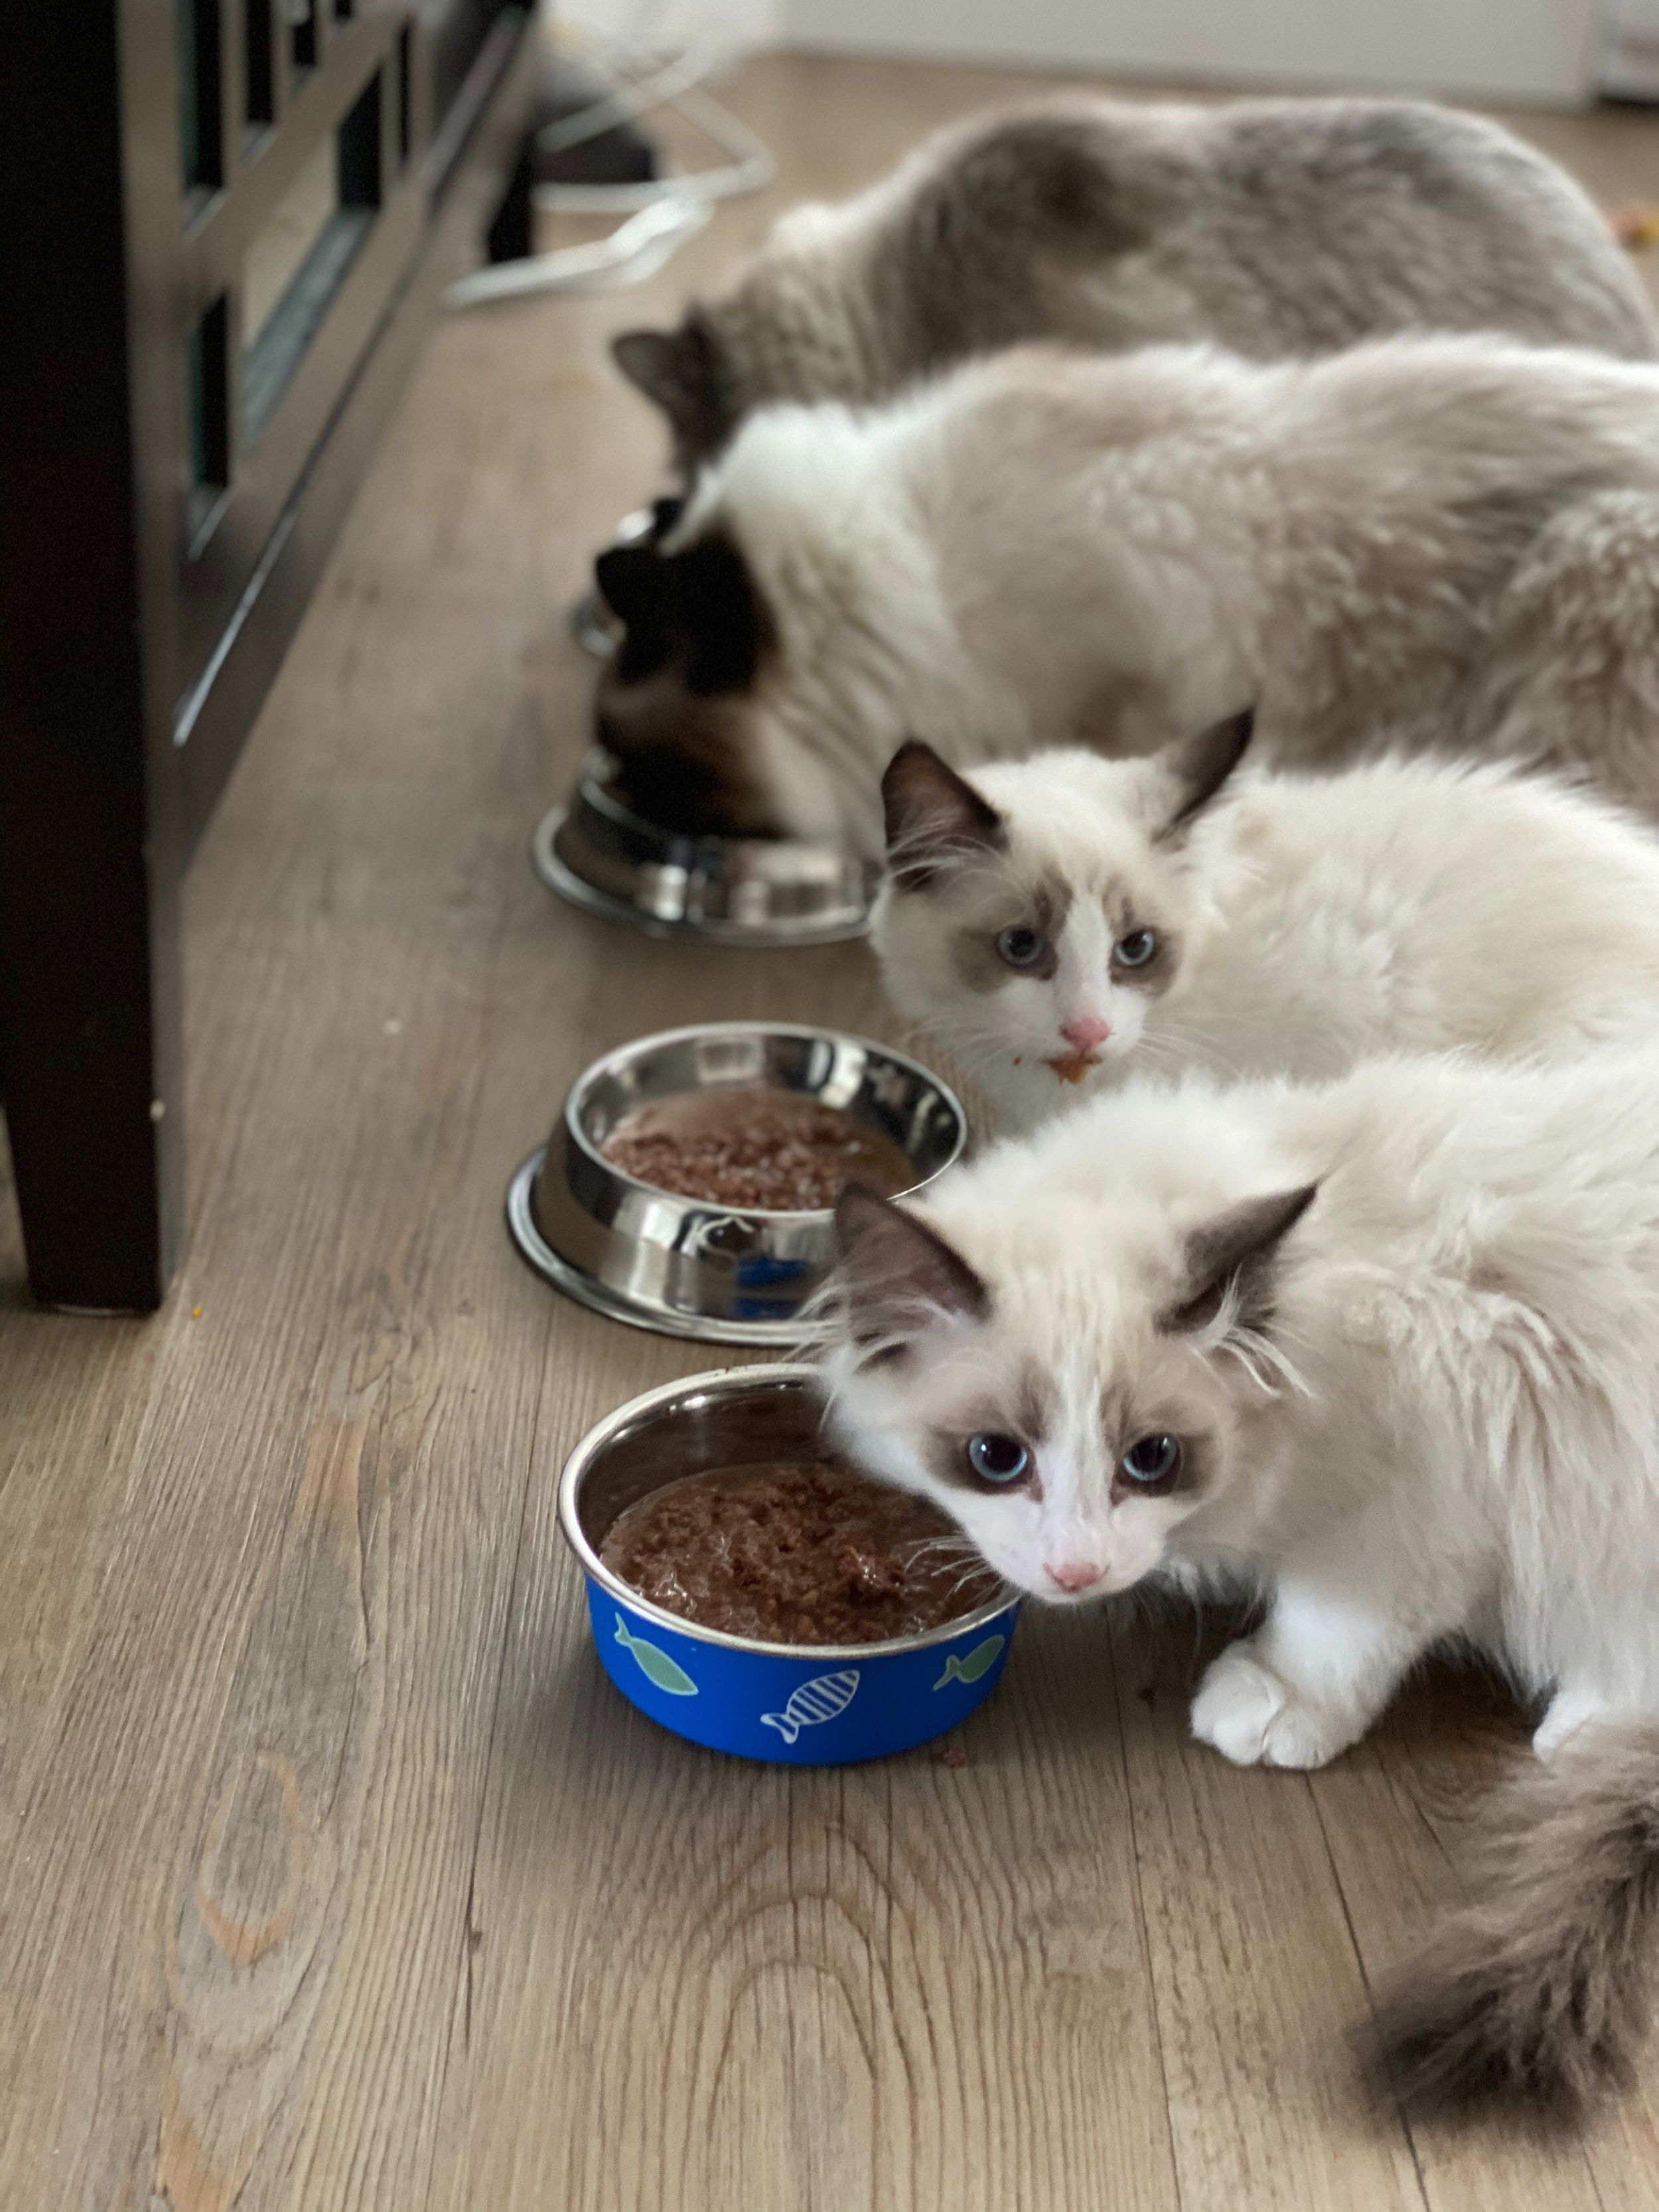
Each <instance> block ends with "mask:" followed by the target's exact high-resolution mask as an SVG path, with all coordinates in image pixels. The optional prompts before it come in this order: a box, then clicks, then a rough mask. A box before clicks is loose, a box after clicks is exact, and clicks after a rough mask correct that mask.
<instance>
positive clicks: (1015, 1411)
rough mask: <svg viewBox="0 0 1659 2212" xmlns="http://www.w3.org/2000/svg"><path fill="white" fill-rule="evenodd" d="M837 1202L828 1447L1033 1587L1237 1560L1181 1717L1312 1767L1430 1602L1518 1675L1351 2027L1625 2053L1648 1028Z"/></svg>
mask: <svg viewBox="0 0 1659 2212" xmlns="http://www.w3.org/2000/svg"><path fill="white" fill-rule="evenodd" d="M1541 888H1542V887H1541ZM838 1225H839V1231H840V1236H841V1241H842V1254H843V1258H842V1269H841V1274H840V1285H841V1291H842V1298H841V1303H840V1307H839V1313H838V1316H837V1317H836V1318H835V1319H834V1320H833V1321H832V1322H831V1323H830V1340H829V1343H828V1345H827V1346H826V1348H825V1350H824V1352H823V1355H822V1357H823V1370H822V1377H821V1380H822V1383H823V1389H824V1391H825V1393H826V1395H827V1397H828V1400H829V1419H830V1424H831V1429H832V1432H833V1434H834V1436H835V1437H836V1441H837V1442H838V1443H839V1444H840V1446H841V1447H842V1449H844V1450H846V1451H847V1453H848V1455H850V1457H851V1458H852V1459H853V1460H854V1462H855V1463H856V1464H858V1465H860V1466H862V1467H865V1468H868V1469H870V1470H871V1471H872V1472H873V1473H875V1474H878V1475H880V1476H882V1477H884V1478H885V1479H886V1480H889V1481H890V1482H893V1483H895V1484H897V1485H898V1486H901V1487H902V1488H905V1489H909V1490H914V1491H916V1492H921V1494H922V1495H924V1496H926V1497H928V1498H933V1500H934V1501H935V1502H936V1503H938V1504H939V1505H941V1506H942V1507H943V1508H944V1509H945V1511H946V1512H948V1513H950V1514H951V1516H953V1517H954V1518H955V1519H956V1521H957V1522H958V1524H959V1525H960V1526H961V1528H963V1530H964V1531H965V1532H966V1534H967V1535H968V1536H969V1538H970V1539H971V1540H972V1541H973V1542H974V1544H975V1546H976V1547H978V1548H979V1550H980V1551H981V1553H983V1555H984V1556H985V1558H986V1559H987V1560H988V1561H989V1562H990V1564H991V1565H993V1566H994V1568H995V1569H996V1570H997V1571H999V1572H1000V1574H1002V1575H1003V1576H1004V1577H1006V1579H1007V1581H1008V1582H1010V1583H1012V1584H1014V1585H1016V1586H1017V1587H1018V1588H1019V1589H1023V1590H1025V1591H1028V1592H1030V1594H1031V1595H1033V1596H1036V1597H1039V1598H1042V1599H1045V1600H1048V1601H1051V1602H1054V1603H1057V1604H1066V1603H1073V1602H1077V1601H1082V1600H1085V1599H1090V1598H1094V1597H1097V1596H1100V1595H1104V1594H1107V1593H1110V1592H1115V1591H1122V1590H1127V1589H1131V1588H1132V1587H1133V1586H1134V1585H1135V1584H1136V1583H1141V1582H1143V1581H1145V1580H1146V1578H1147V1577H1170V1578H1173V1579H1175V1580H1176V1581H1177V1582H1180V1583H1186V1584H1187V1585H1188V1586H1191V1587H1203V1586H1205V1585H1206V1583H1210V1582H1212V1581H1217V1582H1219V1583H1225V1584H1227V1585H1231V1586H1233V1587H1237V1586H1238V1585H1239V1584H1241V1583H1242V1584H1243V1586H1244V1587H1246V1588H1251V1587H1253V1588H1254V1589H1256V1590H1257V1591H1258V1592H1259V1594H1260V1595H1261V1598H1262V1599H1263V1600H1264V1601H1265V1605H1266V1613H1265V1618H1264V1620H1263V1621H1262V1625H1261V1626H1260V1627H1259V1628H1258V1629H1257V1630H1256V1631H1255V1633H1254V1634H1253V1635H1250V1636H1248V1637H1246V1638H1243V1640H1242V1641H1240V1642H1237V1643H1235V1644H1232V1645H1231V1646H1230V1647H1229V1648H1228V1649H1227V1650H1225V1651H1224V1652H1223V1654H1222V1655H1221V1656H1220V1657H1219V1658H1218V1659H1217V1660H1216V1661H1215V1662H1214V1663H1213V1665H1212V1667H1211V1668H1209V1670H1208V1672H1207V1673H1206V1675H1205V1676H1204V1679H1203V1681H1202V1684H1201V1686H1200V1689H1199V1692H1198V1694H1197V1696H1196V1699H1194V1705H1193V1711H1192V1724H1193V1729H1194V1734H1195V1735H1197V1736H1198V1737H1199V1738H1200V1740H1201V1741H1205V1742H1206V1743H1209V1744H1212V1745H1213V1746H1214V1747H1216V1748H1217V1749H1218V1750H1219V1751H1221V1752H1222V1753H1225V1756H1226V1757H1227V1758H1229V1759H1234V1760H1236V1761H1237V1762H1239V1763H1241V1764H1244V1765H1249V1764H1254V1763H1256V1762H1261V1763H1264V1764H1267V1765H1279V1766H1291V1767H1312V1766H1320V1765H1323V1764H1324V1763H1325V1762H1326V1761H1327V1760H1328V1759H1334V1757H1335V1756H1336V1755H1337V1753H1339V1752H1340V1751H1342V1750H1343V1749H1344V1748H1345V1747H1346V1746H1347V1745H1349V1744H1352V1742H1354V1741H1356V1740H1357V1739H1358V1737H1359V1736H1361V1735H1364V1732H1365V1730H1366V1729H1368V1728H1369V1727H1370V1724H1371V1723H1372V1721H1373V1720H1374V1719H1375V1718H1376V1716H1377V1714H1378V1713H1379V1712H1380V1711H1382V1709H1383V1706H1384V1705H1386V1703H1387V1702H1388V1700H1389V1698H1390V1696H1391V1695H1392V1693H1393V1692H1394V1690H1395V1687H1396V1686H1397V1685H1398V1684H1399V1682H1400V1680H1401V1677H1402V1676H1403V1675H1404V1674H1406V1673H1407V1670H1408V1669H1409V1668H1411V1667H1412V1666H1413V1663H1414V1662H1416V1661H1417V1660H1418V1659H1419V1657H1420V1656H1422V1655H1423V1654H1424V1653H1425V1652H1426V1651H1427V1650H1429V1649H1430V1648H1431V1646H1433V1645H1435V1644H1440V1643H1442V1642H1443V1641H1447V1640H1452V1641H1454V1642H1458V1643H1467V1644H1474V1645H1475V1646H1476V1647H1478V1648H1480V1650H1484V1651H1486V1652H1488V1653H1490V1654H1491V1655H1492V1656H1493V1657H1494V1658H1495V1659H1496V1660H1497V1661H1498V1663H1499V1664H1501V1665H1502V1666H1503V1667H1504V1668H1505V1669H1506V1671H1507V1672H1508V1673H1509V1674H1510V1676H1511V1677H1512V1678H1513V1680H1514V1681H1515V1682H1516V1685H1517V1686H1518V1687H1519V1689H1520V1690H1521V1692H1522V1694H1523V1695H1525V1696H1527V1697H1528V1698H1535V1699H1537V1700H1538V1701H1539V1703H1540V1704H1541V1705H1546V1701H1547V1709H1546V1710H1545V1711H1544V1713H1543V1717H1542V1720H1541V1723H1540V1724H1539V1726H1538V1729H1537V1733H1536V1735H1534V1749H1535V1750H1536V1751H1537V1753H1539V1754H1540V1755H1541V1757H1542V1758H1545V1759H1549V1760H1550V1761H1551V1762H1552V1763H1551V1764H1550V1765H1549V1766H1548V1767H1547V1769H1546V1770H1545V1771H1542V1772H1541V1773H1539V1774H1538V1775H1537V1776H1536V1777H1535V1778H1534V1779H1533V1780H1531V1781H1529V1782H1528V1784H1526V1785H1525V1788H1524V1790H1523V1792H1522V1796H1521V1799H1520V1801H1519V1807H1518V1809H1517V1810H1516V1812H1515V1813H1514V1814H1513V1815H1512V1816H1511V1815H1505V1817H1504V1821H1503V1822H1502V1823H1501V1824H1500V1829H1499V1833H1498V1839H1497V1842H1496V1843H1495V1844H1494V1850H1495V1855H1496V1856H1495V1860H1494V1863H1493V1866H1492V1869H1491V1870H1490V1871H1489V1874H1488V1876H1487V1880H1486V1887H1485V1888H1484V1891H1482V1892H1479V1893H1477V1898H1476V1902H1475V1904H1474V1907H1473V1909H1472V1910H1471V1911H1468V1912H1467V1913H1465V1914H1463V1915H1462V1916H1461V1917H1458V1918H1457V1919H1455V1921H1454V1922H1453V1923H1451V1924H1450V1926H1449V1927H1448V1928H1446V1929H1442V1930H1441V1931H1440V1932H1439V1936H1438V1938H1437V1942H1436V1945H1435V1948H1434V1949H1433V1951H1432V1952H1431V1954H1429V1955H1428V1956H1427V1958H1426V1959H1425V1960H1424V1961H1423V1962H1421V1964H1420V1965H1419V1967H1418V1969H1417V1971H1416V1973H1415V1976H1414V1978H1413V1979H1412V1980H1410V1981H1409V1982H1408V1983H1407V1984H1406V1986H1405V1988H1404V1989H1403V1990H1402V1991H1401V1995H1400V1996H1399V1997H1398V1999H1397V2000H1396V2002H1395V2006H1394V2008H1393V2009H1392V2010H1391V2011H1390V2012H1389V2013H1388V2014H1387V2015H1386V2018H1385V2023H1384V2025H1385V2032H1386V2036H1387V2040H1388V2045H1389V2051H1390V2052H1391V2054H1392V2056H1393V2057H1394V2059H1395V2063H1396V2066H1397V2069H1398V2074H1397V2078H1398V2080H1399V2081H1400V2084H1401V2087H1403V2088H1404V2089H1405V2090H1406V2091H1407V2092H1408V2093H1423V2094H1428V2093H1437V2094H1441V2095H1468V2096H1470V2097H1480V2096H1482V2095H1486V2094H1489V2093H1498V2094H1504V2093H1510V2094H1513V2095H1515V2096H1516V2097H1517V2098H1519V2099H1522V2100H1537V2101H1550V2100H1557V2101H1559V2102H1561V2103H1563V2104H1565V2106H1568V2107H1574V2106H1582V2105H1583V2104H1586V2103H1588V2102H1589V2100H1591V2099H1592V2098H1593V2097H1594V2096H1595V2093H1596V2092H1597V2090H1598V2089H1599V2088H1600V2087H1602V2086H1604V2085H1607V2084H1609V2083H1618V2082H1622V2081H1625V2080H1626V2079H1627V2078H1628V2075H1629V2069H1630V2064H1631V2060H1632V2056H1633V2052H1634V2050H1635V2047H1636V2045H1637V2044H1638V2041H1639V2039H1640V2036H1641V2034H1642V2032H1643V2030H1644V2025H1645V2021H1646V2018H1647V2013H1648V1996H1649V1984H1650V1976H1651V1973H1652V1971H1653V1965H1654V1951H1655V1948H1656V1947H1655V1940H1654V1939H1655V1933H1656V1916H1659V1036H1654V1037H1652V1038H1651V1039H1650V1040H1648V1041H1647V1042H1644V1044H1643V1045H1641V1046H1640V1047H1639V1048H1638V1047H1618V1046H1606V1047H1602V1048H1596V1049H1594V1050H1591V1051H1589V1052H1588V1053H1587V1054H1585V1055H1584V1056H1583V1059H1582V1060H1578V1061H1577V1062H1576V1063H1574V1064H1572V1065H1570V1066H1569V1065H1561V1066H1548V1067H1538V1068H1524V1069H1518V1068H1513V1067H1492V1066H1481V1065H1479V1064H1477V1063H1474V1062H1471V1061H1466V1060H1456V1059H1454V1058H1451V1057H1445V1058H1441V1059H1429V1058H1425V1059H1420V1060H1370V1061H1368V1062H1366V1063H1365V1064H1364V1065H1363V1066H1361V1067H1359V1068H1358V1069H1357V1070H1355V1071H1354V1072H1353V1073H1351V1074H1350V1075H1348V1076H1346V1077H1345V1078H1343V1079H1341V1080H1340V1081H1339V1082H1337V1083H1334V1084H1332V1085H1327V1086H1324V1087H1320V1088H1308V1089H1297V1088H1294V1087H1292V1086H1291V1085H1288V1084H1285V1083H1282V1082H1280V1083H1259V1084H1252V1085H1241V1086H1238V1087H1236V1088H1234V1089H1231V1090H1228V1089H1224V1088H1220V1087H1218V1086H1216V1085H1214V1084H1213V1082H1212V1080H1211V1079H1208V1078H1201V1077H1188V1079H1186V1081H1185V1082H1184V1083H1183V1084H1182V1085H1178V1086H1174V1087H1168V1088H1166V1087H1163V1086H1159V1085H1154V1084H1150V1083H1141V1084H1137V1085H1131V1086H1129V1087H1127V1088H1126V1089H1125V1090H1123V1091H1119V1092H1116V1093H1114V1094H1111V1095H1109V1096H1107V1097H1102V1098H1100V1099H1097V1100H1096V1101H1095V1102H1093V1103H1091V1104H1090V1105H1088V1106H1086V1107H1085V1108H1084V1109H1081V1110H1080V1111H1079V1113H1077V1114H1075V1115H1066V1116H1065V1117H1064V1118H1062V1119H1061V1120H1060V1121H1057V1122H1055V1123H1054V1124H1053V1125H1052V1126H1051V1127H1048V1129H1046V1130H1044V1131H1043V1132H1042V1134H1041V1135H1040V1136H1039V1137H1037V1138H1035V1139H1028V1140H1026V1141H1024V1142H1010V1143H1007V1144H1004V1145H1001V1146H997V1147H996V1148H994V1150H993V1151H992V1152H990V1153H988V1154H987V1156H986V1157H984V1158H981V1160H980V1161H978V1162H977V1163H976V1164H974V1165H972V1166H969V1167H967V1168H964V1169H960V1170H956V1171H955V1172H954V1173H952V1174H951V1175H950V1176H946V1177H945V1178H944V1179H943V1180H942V1181H941V1182H940V1183H939V1185H938V1186H937V1188H936V1193H933V1194H929V1198H928V1200H927V1203H925V1204H915V1205H913V1206H909V1207H908V1208H907V1207H902V1206H894V1205H890V1204H889V1203H888V1202H887V1201H885V1200H880V1199H878V1198H876V1197H874V1196H873V1195H872V1194H869V1193H867V1192H859V1191H856V1190H855V1191H854V1192H852V1193H849V1194H848V1195H846V1196H845V1197H844V1198H843V1200H842V1204H841V1206H840V1208H839V1212H838Z"/></svg>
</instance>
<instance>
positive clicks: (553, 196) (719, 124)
mask: <svg viewBox="0 0 1659 2212" xmlns="http://www.w3.org/2000/svg"><path fill="white" fill-rule="evenodd" d="M658 12H659V9H649V8H648V7H647V8H642V9H641V11H640V15H641V17H643V16H644V15H647V13H653V14H654V13H658ZM637 28H638V19H636V31H637ZM592 43H593V45H594V46H595V47H596V48H599V47H600V46H601V42H600V41H599V40H594V41H593V42H592ZM606 43H607V44H608V42H606ZM599 58H601V59H602V60H603V61H604V62H605V63H607V64H609V66H610V68H611V71H612V73H613V75H618V76H620V75H622V74H623V73H627V74H630V75H635V77H636V81H635V82H634V83H632V84H628V83H619V84H618V85H617V87H616V88H615V89H614V90H613V91H611V92H609V93H607V94H605V98H604V99H603V100H594V101H593V102H592V103H591V104H590V105H589V106H586V107H585V108H582V109H580V110H579V111H578V112H576V113H575V114H574V115H568V116H562V117H561V118H560V119H559V121H558V122H556V123H550V124H547V125H544V126H543V128H542V129H541V130H540V131H538V133H537V134H536V138H537V144H538V147H539V148H540V149H541V150H543V151H544V152H547V153H556V152H559V151H561V150H562V149H564V148H566V147H569V146H576V145H580V144H581V143H584V141H586V140H587V139H589V138H596V137H601V136H602V135H603V134H604V133H605V131H611V130H614V129H615V128H616V127H617V125H618V124H620V123H624V122H631V121H632V120H633V119H634V118H635V117H636V116H639V115H643V114H646V113H647V112H649V111H650V110H651V109H652V108H655V107H672V108H674V109H676V110H677V111H678V112H679V113H680V114H681V115H683V116H684V118H685V119H686V120H687V121H688V122H689V123H690V124H692V125H694V126H695V127H696V129H697V130H698V131H701V132H702V134H703V136H704V137H707V138H709V139H711V140H712V141H713V142H714V144H715V145H717V146H719V147H720V149H721V151H722V152H723V153H725V154H726V155H728V156H729V157H730V158H729V159H728V160H727V161H725V162H724V163H721V164H720V165H719V166H718V167H714V168H709V169H700V170H695V171H692V172H690V173H684V172H676V173H673V174H671V175H669V176H665V177H658V178H653V179H647V180H645V181H642V182H640V183H637V184H628V185H537V186H536V187H535V190H534V191H533V193H532V200H533V204H535V205H536V206H537V207H538V208H544V209H548V210H557V211H559V212H562V213H566V214H582V215H610V214H617V215H623V216H625V217H626V218H627V219H626V220H624V221H623V222H620V223H619V224H618V225H617V228H616V229H615V230H613V231H612V232H611V234H610V235H609V236H608V237H605V238H602V239H599V240H595V241H594V242H593V243H592V245H587V246H562V247H561V248H560V249H559V250H558V251H557V252H553V253H542V254H537V255H535V256H533V257H532V258H530V259H528V260H523V261H503V262H497V263H495V264H492V265H491V266H490V267H489V268H487V269H479V270H475V271H474V272H473V274H472V275H471V276H463V277H462V278H460V280H459V282H458V283H454V284H452V285H451V286H450V287H449V289H448V290H447V292H446V293H445V295H444V305H445V306H446V307H458V308H459V307H480V306H483V305H485V304H487V303H488V302H489V301H495V300H508V299H520V298H522V297H523V296H524V295H526V294H527V293H533V292H594V291H606V290H611V289H619V288H620V287H622V286H623V285H627V284H639V283H643V282H644V281H645V279H646V278H647V276H654V275H655V274H656V272H657V270H659V269H660V268H662V267H663V266H664V264H665V263H666V262H667V261H668V260H670V259H671V258H672V256H673V255H674V254H676V253H677V252H678V251H679V249H680V247H681V246H683V245H684V243H685V241H686V240H687V239H689V238H691V237H693V236H695V234H696V233H697V232H698V231H700V230H701V229H702V228H703V226H704V224H705V223H707V222H708V219H709V217H710V216H711V215H712V214H713V213H714V207H715V205H716V204H717V203H718V202H719V201H720V200H723V199H731V198H734V197H738V196H740V195H743V194H745V193H749V192H757V191H762V190H763V188H764V187H765V186H766V185H769V183H770V182H771V181H772V179H773V177H774V176H775V173H776V164H775V161H774V160H773V158H772V155H771V151H770V149H769V148H768V146H767V145H766V143H765V142H764V141H763V139H761V138H759V137H757V136H756V134H755V133H754V132H753V131H750V129H749V127H748V125H746V124H744V123H740V122H739V121H738V118H737V117H736V116H735V115H733V114H732V112H731V111H730V109H729V108H726V107H723V106H721V105H720V102H719V101H718V100H714V99H711V98H710V97H709V95H708V94H707V93H705V92H702V91H701V90H699V89H698V86H699V83H700V82H701V80H702V78H703V77H704V76H707V75H708V71H709V70H711V69H712V68H713V67H714V64H715V63H716V61H717V60H718V58H719V56H718V54H717V53H716V52H715V51H714V49H713V48H710V47H696V46H694V47H691V48H689V49H688V50H687V51H686V52H684V53H681V54H678V55H676V56H675V57H674V58H672V59H671V60H669V61H667V62H665V63H659V64H657V65H656V66H655V67H653V68H645V69H643V70H642V71H641V62H640V58H639V48H638V46H635V45H631V44H630V45H629V46H626V47H623V48H620V49H617V48H611V49H610V51H606V52H602V53H601V54H600V57H599Z"/></svg>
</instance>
